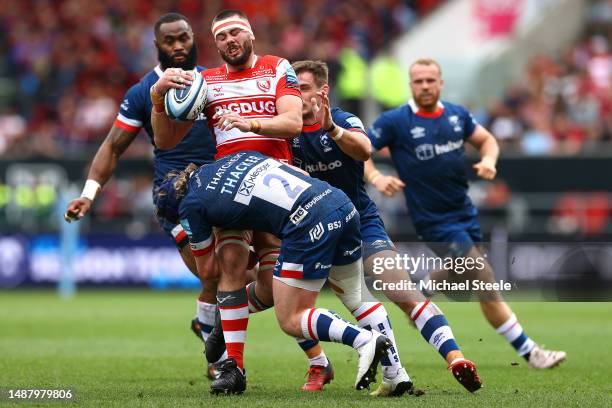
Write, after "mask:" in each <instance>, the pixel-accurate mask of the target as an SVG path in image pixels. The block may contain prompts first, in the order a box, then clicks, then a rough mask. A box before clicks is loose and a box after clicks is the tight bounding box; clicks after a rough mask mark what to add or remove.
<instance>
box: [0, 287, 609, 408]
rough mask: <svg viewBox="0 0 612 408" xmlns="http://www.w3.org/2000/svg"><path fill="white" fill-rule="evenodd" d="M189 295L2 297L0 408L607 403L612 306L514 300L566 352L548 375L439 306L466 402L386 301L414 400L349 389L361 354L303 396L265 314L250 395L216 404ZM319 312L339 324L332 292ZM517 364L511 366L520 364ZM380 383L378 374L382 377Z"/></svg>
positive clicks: (464, 313)
mask: <svg viewBox="0 0 612 408" xmlns="http://www.w3.org/2000/svg"><path fill="white" fill-rule="evenodd" d="M195 297H196V295H195V293H191V292H170V293H167V292H149V291H81V292H79V293H78V294H77V296H76V297H75V298H74V299H72V300H60V299H58V298H57V297H56V295H55V294H54V293H53V292H46V291H2V292H0V388H2V389H3V392H4V393H3V397H2V399H1V400H0V406H16V407H24V406H28V407H30V406H41V407H51V406H91V407H158V406H159V407H174V406H176V407H223V406H232V407H237V406H249V407H281V406H283V407H284V406H287V407H300V406H304V407H316V406H322V407H328V406H347V407H362V406H363V407H377V406H380V407H383V406H384V407H394V406H414V407H429V406H432V407H434V406H435V407H437V408H440V407H446V406H468V404H469V405H474V406H487V407H489V406H531V407H539V406H557V407H559V406H563V407H565V406H589V407H590V406H612V347H611V346H612V342H611V340H610V339H612V324H610V322H611V321H612V318H611V316H612V303H514V304H513V305H512V306H513V308H514V310H515V312H516V313H517V315H518V316H519V318H520V321H521V322H522V324H523V327H524V328H525V329H526V332H527V334H528V335H530V336H531V337H532V338H533V339H535V340H536V341H538V342H540V343H543V344H545V345H546V346H549V347H551V348H557V349H562V350H566V351H567V353H568V361H566V362H565V363H564V364H563V365H562V366H561V367H558V368H556V369H554V370H550V371H545V372H541V371H540V372H536V371H533V370H530V369H528V368H527V365H526V363H525V362H524V361H523V360H522V359H521V358H519V357H517V356H516V355H515V353H514V351H513V350H512V349H511V347H510V346H509V345H507V344H506V343H505V341H504V340H503V339H502V338H501V336H499V335H497V334H496V333H495V332H494V331H493V330H492V329H491V328H489V327H488V326H487V324H486V323H485V321H484V319H483V318H482V316H481V314H480V310H479V307H478V304H476V303H445V302H442V303H439V305H440V306H441V308H442V309H443V310H444V312H445V313H446V315H447V317H448V318H449V321H450V322H451V325H452V327H453V330H454V332H455V336H456V337H457V339H458V341H459V344H460V345H461V346H462V348H463V350H464V352H465V353H466V355H467V356H468V357H469V358H471V359H473V360H474V361H475V362H476V364H477V365H478V368H479V372H480V375H481V377H482V379H483V381H484V384H485V387H484V388H483V389H482V390H480V391H479V392H477V393H476V394H475V395H471V394H469V393H467V392H466V391H465V390H464V389H463V388H462V387H461V386H459V384H458V383H456V382H455V380H454V379H453V378H452V376H451V374H450V373H449V372H448V371H447V370H446V369H445V364H444V363H443V361H442V359H441V358H440V357H439V356H438V355H437V353H435V352H434V351H433V350H432V349H431V347H429V346H428V345H427V344H426V343H425V342H424V340H423V339H422V338H421V337H420V335H419V333H418V332H417V331H416V330H415V329H413V328H412V327H410V326H409V325H408V323H407V321H406V319H405V317H404V316H403V315H402V314H401V313H399V311H398V309H396V308H395V307H394V306H393V305H392V304H388V303H387V304H386V307H387V310H388V311H389V312H390V313H391V317H392V320H393V325H394V329H395V335H396V337H397V339H398V344H399V349H400V353H401V357H402V361H403V363H404V365H405V366H406V367H407V369H408V372H409V374H410V375H411V376H412V378H413V381H414V382H415V386H416V387H417V388H420V389H423V390H424V391H425V394H424V395H422V396H420V397H415V396H407V397H404V398H399V399H375V398H373V397H370V396H369V395H368V394H367V393H366V392H358V391H355V390H354V389H352V384H353V381H354V376H355V369H356V360H357V359H356V352H354V350H352V349H350V348H347V347H345V346H342V345H338V344H329V343H326V344H324V347H325V350H326V352H327V355H328V357H329V358H330V359H331V361H332V362H333V364H334V367H335V369H336V379H335V380H334V381H333V382H332V383H331V384H330V385H328V386H327V387H326V390H325V391H324V392H323V393H316V394H312V393H309V394H306V393H302V392H300V391H299V387H300V386H301V385H302V383H303V381H304V374H305V372H306V369H307V364H306V360H305V357H304V356H303V354H302V352H301V350H300V349H299V348H298V346H297V345H296V344H295V341H293V339H291V338H289V337H288V336H286V335H284V334H283V333H281V332H280V330H279V329H278V326H277V323H276V319H275V317H274V314H273V312H272V311H267V312H264V313H261V314H259V315H255V316H252V318H251V321H250V323H249V331H248V338H247V347H246V362H245V364H246V367H247V374H248V388H247V391H246V393H245V394H244V395H242V396H232V397H227V396H216V397H215V396H212V395H210V394H209V391H208V390H209V382H208V380H207V379H205V377H204V374H203V373H204V363H203V356H202V345H201V344H200V342H199V341H198V340H197V339H196V338H195V336H194V335H193V334H192V333H191V332H190V331H189V329H188V326H189V321H190V319H191V318H192V317H193V315H194V310H195ZM319 305H321V306H324V307H328V308H331V309H333V310H335V311H337V312H339V313H340V314H341V315H343V316H344V317H345V318H346V317H349V315H348V313H347V312H346V311H345V310H343V309H342V307H341V305H340V303H339V302H338V301H337V300H336V299H335V298H334V297H333V296H332V295H330V294H329V293H323V294H322V295H321V297H320V300H319ZM516 363H518V365H517V364H516ZM379 377H380V373H379ZM8 388H12V389H16V388H17V389H19V388H47V389H48V388H55V389H65V388H72V389H74V392H75V395H76V399H75V401H73V402H49V401H40V402H35V401H27V402H17V403H12V402H10V401H9V400H8V399H7V398H6V389H8Z"/></svg>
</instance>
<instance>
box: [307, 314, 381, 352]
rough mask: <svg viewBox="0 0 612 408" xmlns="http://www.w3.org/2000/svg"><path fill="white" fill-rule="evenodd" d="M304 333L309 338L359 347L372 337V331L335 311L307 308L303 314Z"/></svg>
mask: <svg viewBox="0 0 612 408" xmlns="http://www.w3.org/2000/svg"><path fill="white" fill-rule="evenodd" d="M302 335H303V336H304V338H306V339H309V340H321V341H333V342H336V343H343V344H346V345H347V346H351V347H353V348H359V347H361V346H363V345H364V344H366V343H367V342H368V341H370V339H372V332H371V331H369V330H365V329H361V328H359V327H357V326H355V325H353V324H350V323H349V322H347V321H345V320H343V319H341V318H340V317H339V316H338V315H337V314H335V313H334V312H332V311H330V310H327V309H323V308H313V309H306V311H305V312H304V314H303V315H302Z"/></svg>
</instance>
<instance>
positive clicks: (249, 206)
mask: <svg viewBox="0 0 612 408" xmlns="http://www.w3.org/2000/svg"><path fill="white" fill-rule="evenodd" d="M349 202H350V200H349V198H348V197H347V196H346V195H345V194H344V193H343V192H342V191H340V190H338V189H337V188H334V187H331V186H330V185H329V184H327V183H325V182H324V181H321V180H317V179H314V178H311V177H308V176H305V175H303V174H302V173H300V172H298V171H296V170H294V169H292V168H291V167H289V166H286V165H284V164H282V163H281V162H279V161H277V160H274V159H271V158H269V157H268V156H265V155H263V154H261V153H259V152H254V151H247V152H239V153H235V154H232V155H229V156H225V157H223V158H221V159H219V160H217V161H216V162H214V163H211V164H208V165H205V166H202V167H200V168H199V169H198V170H196V171H195V172H194V173H193V174H192V175H191V177H190V179H189V185H188V191H187V194H186V196H185V197H184V198H183V200H182V201H181V204H180V207H179V215H180V219H181V225H182V226H183V229H184V230H185V231H186V232H187V235H189V239H190V241H191V249H192V251H193V253H194V255H195V256H200V255H203V254H205V253H206V252H208V251H209V250H211V249H212V227H213V226H215V227H223V228H228V229H239V230H247V229H248V230H250V229H252V230H257V231H265V232H270V233H272V234H274V235H276V236H277V237H279V238H280V239H284V238H285V237H287V236H288V235H289V234H291V233H293V232H295V231H297V230H298V229H299V230H302V231H306V234H308V228H309V227H311V226H315V225H316V224H317V223H319V222H320V221H321V220H322V219H323V218H324V217H325V216H326V215H328V214H330V213H331V212H332V211H334V210H336V209H338V208H340V207H342V206H343V205H344V204H346V203H349Z"/></svg>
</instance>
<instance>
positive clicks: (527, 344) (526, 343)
mask: <svg viewBox="0 0 612 408" xmlns="http://www.w3.org/2000/svg"><path fill="white" fill-rule="evenodd" d="M495 331H497V332H498V333H499V334H501V335H502V336H504V337H505V338H506V340H508V343H510V344H511V345H512V347H514V349H515V350H516V352H517V353H518V354H519V356H523V357H525V358H528V357H529V353H531V350H533V348H534V347H535V342H534V341H533V340H531V339H530V338H529V337H528V336H527V335H526V334H525V331H524V330H523V327H522V326H521V324H520V323H519V322H518V319H517V318H516V315H515V314H514V313H513V314H512V316H510V318H509V319H508V320H507V321H506V323H504V324H502V325H501V326H499V327H498V328H497V329H495Z"/></svg>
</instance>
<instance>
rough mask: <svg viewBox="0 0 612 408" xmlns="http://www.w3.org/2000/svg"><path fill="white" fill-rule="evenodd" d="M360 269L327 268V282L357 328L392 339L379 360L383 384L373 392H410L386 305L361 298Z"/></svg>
mask: <svg viewBox="0 0 612 408" xmlns="http://www.w3.org/2000/svg"><path fill="white" fill-rule="evenodd" d="M362 268H363V266H362V263H361V262H359V263H358V264H357V263H355V264H349V265H345V266H334V267H332V269H331V271H330V275H329V283H330V286H331V288H332V290H333V291H334V293H335V294H336V296H338V297H339V298H340V300H341V301H342V303H343V304H344V306H345V307H346V308H347V309H348V310H350V311H351V313H352V314H353V316H354V317H355V319H356V320H357V322H358V325H359V327H361V328H364V329H367V330H375V331H377V332H379V333H382V334H383V335H384V336H386V337H387V338H389V340H390V341H391V347H389V350H388V351H387V355H386V356H384V357H383V358H382V359H381V361H380V363H381V366H382V373H383V380H382V383H381V384H380V386H379V387H378V389H377V390H376V391H374V392H373V393H372V395H375V396H401V395H403V394H405V393H411V392H412V388H413V385H412V381H411V379H410V376H409V375H408V373H407V372H406V369H405V368H404V367H402V363H401V360H400V357H399V353H398V350H397V345H396V343H395V335H394V333H393V329H392V327H391V321H390V320H389V316H388V314H387V311H386V309H385V307H384V306H383V305H382V303H380V302H363V301H362V298H361V297H362V296H361V293H362V291H367V289H366V286H365V282H364V280H363V269H362ZM354 270H359V275H355V273H354ZM369 297H371V296H369Z"/></svg>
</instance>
